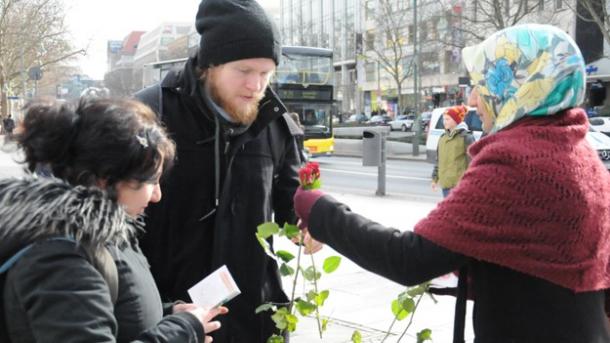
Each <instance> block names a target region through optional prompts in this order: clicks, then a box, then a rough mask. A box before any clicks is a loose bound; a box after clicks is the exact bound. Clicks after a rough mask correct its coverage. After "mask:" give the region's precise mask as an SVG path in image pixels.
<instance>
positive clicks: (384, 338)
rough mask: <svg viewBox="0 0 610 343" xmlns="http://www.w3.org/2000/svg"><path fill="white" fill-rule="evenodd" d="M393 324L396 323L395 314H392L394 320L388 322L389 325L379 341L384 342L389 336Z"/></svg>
mask: <svg viewBox="0 0 610 343" xmlns="http://www.w3.org/2000/svg"><path fill="white" fill-rule="evenodd" d="M394 324H396V316H394V320H392V324H390V327H389V328H388V331H387V332H386V333H385V336H384V337H383V339H382V340H381V343H383V342H385V340H386V339H388V337H390V334H392V328H393V327H394Z"/></svg>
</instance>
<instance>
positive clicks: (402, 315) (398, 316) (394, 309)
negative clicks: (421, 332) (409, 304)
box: [392, 299, 409, 320]
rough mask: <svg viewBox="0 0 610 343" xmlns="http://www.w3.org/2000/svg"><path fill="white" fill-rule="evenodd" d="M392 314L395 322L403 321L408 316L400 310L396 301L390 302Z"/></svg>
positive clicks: (398, 302)
mask: <svg viewBox="0 0 610 343" xmlns="http://www.w3.org/2000/svg"><path fill="white" fill-rule="evenodd" d="M392 313H393V314H394V317H396V320H403V319H405V318H407V316H409V312H407V311H405V309H403V308H402V306H401V304H400V301H398V299H394V301H392Z"/></svg>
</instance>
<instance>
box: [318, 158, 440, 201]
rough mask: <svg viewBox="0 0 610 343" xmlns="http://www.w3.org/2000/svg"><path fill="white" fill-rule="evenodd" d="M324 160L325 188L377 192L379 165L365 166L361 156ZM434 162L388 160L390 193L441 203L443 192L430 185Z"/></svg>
mask: <svg viewBox="0 0 610 343" xmlns="http://www.w3.org/2000/svg"><path fill="white" fill-rule="evenodd" d="M312 161H315V162H318V163H320V169H321V172H322V173H323V177H322V179H323V182H324V188H325V189H327V190H329V191H333V192H340V193H348V194H358V195H372V194H375V193H376V191H377V187H378V186H377V182H378V168H377V167H363V166H362V159H361V158H354V157H338V156H323V157H317V158H314V159H312ZM431 173H432V165H431V164H429V163H427V162H424V161H408V160H388V161H387V164H386V194H387V195H389V196H392V197H398V198H405V199H409V200H421V201H427V202H434V203H436V202H438V201H439V200H441V194H440V192H433V191H432V189H431V188H430V175H431Z"/></svg>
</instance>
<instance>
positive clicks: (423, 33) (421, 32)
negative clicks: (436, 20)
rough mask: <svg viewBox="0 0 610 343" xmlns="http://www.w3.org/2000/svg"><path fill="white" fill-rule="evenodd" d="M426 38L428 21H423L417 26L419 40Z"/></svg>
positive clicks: (422, 40)
mask: <svg viewBox="0 0 610 343" xmlns="http://www.w3.org/2000/svg"><path fill="white" fill-rule="evenodd" d="M427 39H428V22H423V23H422V25H420V26H419V41H420V42H425V41H426V40H427Z"/></svg>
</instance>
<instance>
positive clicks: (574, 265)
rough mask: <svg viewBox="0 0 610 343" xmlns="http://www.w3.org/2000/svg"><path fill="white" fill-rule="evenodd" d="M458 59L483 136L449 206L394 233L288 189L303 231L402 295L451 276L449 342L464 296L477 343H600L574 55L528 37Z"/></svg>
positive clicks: (597, 187)
mask: <svg viewBox="0 0 610 343" xmlns="http://www.w3.org/2000/svg"><path fill="white" fill-rule="evenodd" d="M462 55H463V61H464V62H465V64H466V68H467V70H468V72H469V74H470V77H471V78H472V80H473V82H474V85H475V86H474V87H475V88H474V90H473V92H472V93H471V96H470V99H469V105H470V106H476V107H477V112H478V114H479V116H480V117H481V121H482V123H483V130H484V132H486V133H487V135H486V136H485V137H483V138H481V139H480V140H479V141H478V142H476V143H474V144H473V145H472V146H471V147H470V154H471V156H472V162H471V163H470V166H469V168H468V171H466V173H465V174H464V176H463V177H462V179H461V181H460V182H459V184H458V185H457V186H456V187H455V188H454V189H453V190H452V191H451V195H450V196H449V197H447V198H445V199H444V200H443V201H441V202H440V203H439V204H438V206H437V207H436V208H435V209H434V210H432V211H431V212H430V213H429V214H428V216H427V217H426V218H424V219H423V220H421V221H420V222H419V223H417V225H416V226H415V229H414V231H410V230H406V231H403V232H401V231H398V230H395V229H391V228H386V227H384V226H382V225H380V224H378V223H375V222H372V221H370V220H368V219H366V218H364V217H362V216H360V215H358V214H356V213H353V212H351V211H350V209H349V207H348V206H346V205H344V204H341V203H339V202H337V201H336V200H334V199H333V198H332V197H330V196H328V195H324V194H323V193H322V192H321V191H319V190H315V191H305V190H303V189H301V188H299V190H298V191H297V193H296V194H295V198H294V204H295V209H296V212H297V215H298V216H299V217H300V218H301V227H305V228H307V230H308V232H309V233H310V234H311V235H312V236H313V238H314V239H316V240H318V241H321V242H322V243H325V244H328V245H329V246H331V247H332V248H334V249H335V250H337V251H338V252H339V253H341V254H343V255H344V256H346V257H348V258H350V259H352V260H353V261H354V262H356V263H358V264H359V265H360V266H362V267H364V268H366V269H368V270H370V271H373V272H375V273H378V274H380V275H383V276H385V277H387V278H389V279H391V280H394V281H396V282H399V283H402V284H406V285H416V284H419V283H422V282H425V281H427V280H430V279H433V278H435V277H438V276H440V275H443V274H446V273H448V272H451V271H455V270H458V269H459V271H460V272H459V279H460V280H459V285H458V297H457V303H456V322H455V324H456V325H455V327H454V342H464V337H463V333H464V316H465V307H466V306H465V302H466V296H467V295H471V296H473V298H474V308H473V326H474V333H475V340H474V342H476V343H504V342H579V343H580V342H581V343H598V342H610V327H609V325H608V324H609V321H608V317H607V314H606V312H605V308H604V306H605V302H606V291H605V290H607V289H608V288H609V287H610V273H608V270H609V269H610V212H609V211H608V205H609V204H610V174H609V173H608V171H607V170H606V168H605V167H604V165H603V163H602V162H601V160H600V159H599V158H598V156H597V153H596V152H595V150H593V149H592V148H591V146H590V145H589V143H588V142H587V140H586V138H585V136H586V134H587V130H588V123H587V116H586V113H585V112H584V110H582V109H581V108H578V106H579V105H580V104H581V103H582V102H583V100H584V94H585V75H586V74H585V63H584V59H583V57H582V54H581V53H580V50H579V49H578V46H577V45H576V43H574V41H573V40H572V38H571V37H570V36H568V35H567V34H566V33H565V32H563V31H562V30H560V29H558V28H556V27H553V26H549V25H534V24H530V25H520V26H514V27H509V28H507V29H504V30H502V31H499V32H496V33H495V34H493V35H491V36H490V37H489V38H487V39H486V40H485V41H483V42H482V43H480V44H479V45H476V46H472V47H467V48H465V49H464V50H463V52H462Z"/></svg>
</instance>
